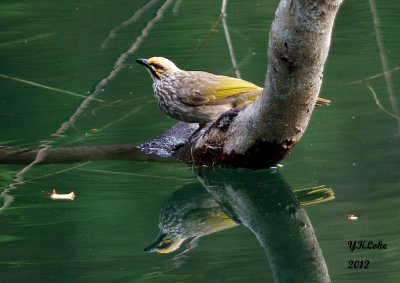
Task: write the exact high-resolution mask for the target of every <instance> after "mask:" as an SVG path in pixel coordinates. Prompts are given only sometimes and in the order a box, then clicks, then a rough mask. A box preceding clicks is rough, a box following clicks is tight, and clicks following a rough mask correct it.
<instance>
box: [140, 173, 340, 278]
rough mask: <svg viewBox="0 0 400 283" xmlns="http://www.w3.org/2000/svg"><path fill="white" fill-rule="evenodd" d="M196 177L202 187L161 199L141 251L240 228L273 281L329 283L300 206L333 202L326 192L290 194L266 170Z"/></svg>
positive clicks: (277, 176) (185, 188) (169, 247)
mask: <svg viewBox="0 0 400 283" xmlns="http://www.w3.org/2000/svg"><path fill="white" fill-rule="evenodd" d="M197 177H198V180H199V181H200V183H201V185H202V186H201V185H200V184H196V183H191V184H187V185H185V186H183V187H182V188H181V189H179V190H177V191H176V192H174V193H173V194H172V195H170V196H169V197H168V198H167V199H166V200H165V203H164V205H163V207H162V209H161V212H160V218H159V228H160V234H159V236H158V237H157V239H156V240H155V241H154V242H153V243H152V244H151V245H150V246H149V247H147V248H146V249H145V251H155V252H158V253H170V252H172V251H175V250H177V249H178V248H179V247H180V246H181V244H182V243H183V242H184V241H185V240H187V239H194V240H195V241H196V240H197V239H198V238H199V237H201V236H204V235H208V234H211V233H215V232H218V231H221V230H224V229H228V228H231V227H234V226H237V225H239V224H243V225H244V226H245V227H247V228H248V229H249V230H251V231H252V232H253V233H254V234H255V236H256V237H257V239H258V241H259V242H260V244H261V246H262V247H264V249H265V251H266V254H267V258H268V261H269V264H270V266H271V269H272V271H273V273H274V277H275V280H276V281H278V282H330V279H329V275H328V270H327V266H326V263H325V260H324V258H323V256H322V252H321V249H320V247H319V244H318V241H317V239H316V237H315V233H314V229H313V227H312V225H311V222H310V219H309V218H308V216H307V214H306V212H305V210H304V209H303V207H302V206H303V205H309V204H315V203H320V202H325V201H328V200H331V199H333V198H334V196H333V191H332V190H331V189H328V188H325V187H324V186H321V187H314V188H310V189H303V190H298V191H292V190H291V189H290V186H289V185H288V184H287V183H286V181H285V180H284V178H283V176H282V175H281V174H280V173H279V171H276V170H271V169H270V170H257V171H249V170H238V169H222V168H221V169H215V168H199V169H197ZM191 243H193V240H192V242H191ZM189 249H190V248H189Z"/></svg>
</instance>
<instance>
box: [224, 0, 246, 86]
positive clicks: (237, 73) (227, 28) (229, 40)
mask: <svg viewBox="0 0 400 283" xmlns="http://www.w3.org/2000/svg"><path fill="white" fill-rule="evenodd" d="M227 2H228V0H222V7H221V16H220V17H221V19H222V26H223V27H224V32H225V38H226V43H227V44H228V49H229V55H230V57H231V61H232V66H233V70H234V71H235V75H236V77H237V78H239V79H241V78H242V76H241V75H240V71H239V67H238V65H237V63H236V58H235V52H234V51H233V44H232V40H231V36H230V33H229V27H228V24H227V22H226V6H227Z"/></svg>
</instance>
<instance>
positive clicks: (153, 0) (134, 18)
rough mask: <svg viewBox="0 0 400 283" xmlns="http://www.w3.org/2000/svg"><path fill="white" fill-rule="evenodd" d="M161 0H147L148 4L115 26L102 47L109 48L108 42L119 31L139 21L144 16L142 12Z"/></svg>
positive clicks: (102, 48)
mask: <svg viewBox="0 0 400 283" xmlns="http://www.w3.org/2000/svg"><path fill="white" fill-rule="evenodd" d="M158 1H159V0H151V1H149V2H147V4H145V5H144V6H143V7H142V8H140V9H139V10H137V11H136V12H135V13H134V14H133V15H132V17H130V18H129V19H127V20H126V21H123V22H122V23H120V24H119V25H118V26H116V27H115V28H113V29H112V30H111V31H110V33H109V34H108V36H107V38H106V39H105V40H104V41H103V43H102V44H101V47H100V49H101V50H104V49H106V48H107V46H108V44H109V43H110V41H111V40H113V39H114V38H115V37H116V36H117V33H118V32H119V31H120V30H121V29H122V28H124V27H127V26H129V25H131V24H133V23H135V22H137V21H138V20H139V19H140V17H141V16H142V14H143V13H144V12H145V11H146V10H148V9H149V8H151V6H153V5H154V4H155V3H156V2H158Z"/></svg>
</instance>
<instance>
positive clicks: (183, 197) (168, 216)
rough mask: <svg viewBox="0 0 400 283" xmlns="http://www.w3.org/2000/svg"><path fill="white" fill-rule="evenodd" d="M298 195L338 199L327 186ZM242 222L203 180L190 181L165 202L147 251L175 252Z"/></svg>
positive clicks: (305, 200)
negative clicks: (188, 240)
mask: <svg viewBox="0 0 400 283" xmlns="http://www.w3.org/2000/svg"><path fill="white" fill-rule="evenodd" d="M259 184H260V182H259ZM261 185H262V184H261ZM294 194H295V196H296V198H297V199H298V201H299V202H300V204H301V205H310V204H316V203H321V202H326V201H329V200H332V199H333V198H334V194H333V191H332V190H331V189H330V188H326V187H325V186H319V187H312V188H307V189H302V190H297V191H294ZM240 223H241V221H240V220H239V218H238V217H237V216H236V215H235V213H233V212H232V211H231V210H230V209H229V208H227V207H226V206H224V207H223V208H222V207H221V206H220V205H219V204H218V203H217V202H216V200H215V199H214V198H213V196H212V195H211V194H210V193H209V192H208V191H207V190H206V189H205V188H204V187H203V186H202V185H201V184H200V183H190V184H186V185H184V186H183V187H182V188H181V189H179V190H177V191H175V192H174V193H173V194H171V195H170V196H169V197H167V199H166V200H165V201H164V204H163V206H162V209H161V211H160V215H159V229H160V232H159V235H158V237H157V238H156V240H155V241H154V242H153V243H152V244H151V245H149V246H148V247H146V248H145V249H144V250H145V251H148V252H157V253H171V252H173V251H176V250H177V249H179V247H180V246H181V245H182V244H183V243H184V242H185V240H187V239H195V240H196V242H197V240H198V239H199V238H200V237H202V236H205V235H209V234H212V233H215V232H218V231H221V230H225V229H228V228H232V227H235V226H237V225H239V224H240ZM190 243H193V241H192V242H190Z"/></svg>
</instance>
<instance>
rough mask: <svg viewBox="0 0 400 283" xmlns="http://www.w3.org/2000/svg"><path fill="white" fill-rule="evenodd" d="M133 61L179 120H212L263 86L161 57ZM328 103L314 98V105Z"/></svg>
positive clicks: (249, 100)
mask: <svg viewBox="0 0 400 283" xmlns="http://www.w3.org/2000/svg"><path fill="white" fill-rule="evenodd" d="M136 62H137V63H139V64H141V65H143V66H144V67H145V68H146V69H147V71H148V72H149V73H150V76H151V77H152V79H153V92H154V97H155V99H156V101H157V103H158V106H159V107H160V109H161V111H162V112H164V113H165V114H166V115H167V116H169V117H172V118H174V119H176V120H179V121H183V122H188V123H200V124H203V125H204V124H206V123H208V122H213V121H215V120H217V119H218V118H219V117H220V116H221V114H223V113H225V112H227V111H228V110H230V109H232V108H235V107H238V106H247V105H249V104H250V103H252V102H254V101H255V100H256V99H257V98H258V97H259V96H260V95H261V93H262V92H263V88H261V87H259V86H257V85H255V84H253V83H251V82H248V81H245V80H242V79H238V78H234V77H229V76H222V75H215V74H212V73H208V72H203V71H186V70H181V69H180V68H178V67H177V66H176V65H175V63H174V62H172V61H171V60H169V59H167V58H164V57H151V58H149V59H144V58H139V59H136ZM329 103H330V100H327V99H324V98H318V101H317V103H316V105H328V104H329Z"/></svg>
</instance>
